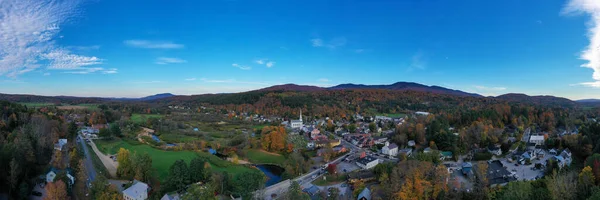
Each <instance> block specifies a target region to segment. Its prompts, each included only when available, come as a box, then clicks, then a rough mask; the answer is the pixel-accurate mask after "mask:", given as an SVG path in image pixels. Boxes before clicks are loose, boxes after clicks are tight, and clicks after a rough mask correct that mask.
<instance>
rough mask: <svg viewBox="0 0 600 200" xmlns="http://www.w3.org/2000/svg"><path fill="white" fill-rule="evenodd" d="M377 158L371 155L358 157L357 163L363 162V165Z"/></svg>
mask: <svg viewBox="0 0 600 200" xmlns="http://www.w3.org/2000/svg"><path fill="white" fill-rule="evenodd" d="M376 160H377V158H375V157H373V156H365V157H364V158H361V159H358V161H356V162H358V163H360V164H363V165H367V164H368V163H371V162H373V161H376Z"/></svg>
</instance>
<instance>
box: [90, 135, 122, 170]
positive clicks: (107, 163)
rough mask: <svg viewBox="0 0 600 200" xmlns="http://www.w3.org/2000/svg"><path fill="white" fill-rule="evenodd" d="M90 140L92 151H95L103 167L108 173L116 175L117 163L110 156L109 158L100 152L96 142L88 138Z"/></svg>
mask: <svg viewBox="0 0 600 200" xmlns="http://www.w3.org/2000/svg"><path fill="white" fill-rule="evenodd" d="M88 139H89V140H90V146H91V147H92V150H94V153H96V155H97V156H98V158H100V161H101V162H102V164H103V165H104V167H105V168H106V170H108V173H110V175H111V176H112V177H117V166H118V163H117V162H115V161H114V160H113V159H112V158H110V157H109V156H107V155H104V154H103V153H102V152H100V150H98V147H96V144H95V143H94V140H92V139H90V138H88Z"/></svg>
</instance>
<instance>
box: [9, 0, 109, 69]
mask: <svg viewBox="0 0 600 200" xmlns="http://www.w3.org/2000/svg"><path fill="white" fill-rule="evenodd" d="M80 3H81V2H80V1H79V0H64V1H55V0H2V1H0V38H1V39H0V75H7V76H9V77H16V76H17V75H19V74H23V73H27V72H30V71H34V70H35V69H37V68H39V67H41V66H42V64H40V61H47V62H48V63H50V65H49V66H48V68H50V69H77V68H79V67H82V66H88V65H97V64H101V63H102V61H101V59H99V58H97V57H88V56H82V55H76V54H73V53H70V52H69V50H68V48H65V47H61V46H58V45H57V44H56V42H55V39H56V38H57V37H60V36H59V35H58V34H59V32H60V26H61V25H62V24H63V23H65V22H66V21H69V20H71V19H72V18H73V17H74V16H76V15H77V13H78V9H77V8H78V6H79V4H80ZM44 63H45V62H44Z"/></svg>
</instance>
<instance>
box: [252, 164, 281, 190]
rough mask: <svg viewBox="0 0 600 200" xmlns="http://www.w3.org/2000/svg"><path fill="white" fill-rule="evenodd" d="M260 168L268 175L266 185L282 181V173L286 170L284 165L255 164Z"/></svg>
mask: <svg viewBox="0 0 600 200" xmlns="http://www.w3.org/2000/svg"><path fill="white" fill-rule="evenodd" d="M254 166H255V167H256V168H258V169H259V170H260V171H261V172H262V173H263V174H265V176H267V182H266V183H265V186H266V187H269V186H271V185H274V184H277V183H279V182H281V175H282V174H283V171H285V170H284V169H283V168H282V167H279V166H277V165H254Z"/></svg>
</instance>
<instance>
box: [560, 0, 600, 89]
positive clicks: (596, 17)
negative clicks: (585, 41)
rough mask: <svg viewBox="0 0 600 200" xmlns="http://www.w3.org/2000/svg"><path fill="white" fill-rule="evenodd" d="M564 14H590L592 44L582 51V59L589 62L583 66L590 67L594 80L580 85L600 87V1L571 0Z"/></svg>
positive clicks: (589, 30) (589, 34)
mask: <svg viewBox="0 0 600 200" xmlns="http://www.w3.org/2000/svg"><path fill="white" fill-rule="evenodd" d="M562 14H565V15H571V14H586V15H589V16H590V21H589V22H588V26H589V29H588V38H589V40H590V44H589V45H588V46H587V48H586V49H585V50H583V51H582V52H581V55H580V59H582V60H586V61H587V63H585V64H583V65H581V67H585V68H590V69H592V70H593V71H594V73H593V74H592V79H593V80H594V81H593V82H584V83H580V84H579V85H583V86H588V87H594V88H600V1H598V0H570V1H569V2H568V3H567V4H566V6H565V7H564V8H563V10H562Z"/></svg>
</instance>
